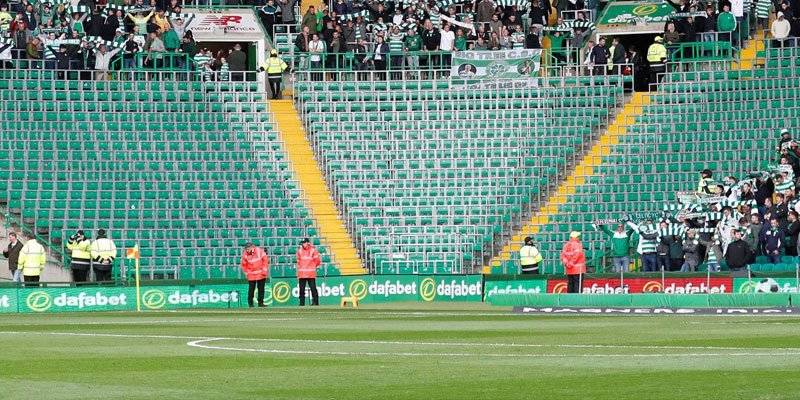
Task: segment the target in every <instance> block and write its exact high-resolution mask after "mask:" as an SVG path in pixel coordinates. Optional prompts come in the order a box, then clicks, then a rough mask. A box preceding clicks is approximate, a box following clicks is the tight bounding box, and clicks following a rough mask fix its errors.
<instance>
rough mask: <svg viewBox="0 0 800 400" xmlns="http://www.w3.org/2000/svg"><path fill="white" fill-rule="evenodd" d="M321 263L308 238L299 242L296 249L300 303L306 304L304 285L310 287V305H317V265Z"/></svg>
mask: <svg viewBox="0 0 800 400" xmlns="http://www.w3.org/2000/svg"><path fill="white" fill-rule="evenodd" d="M320 264H322V258H321V257H320V255H319V252H318V251H317V249H316V248H314V245H312V244H311V241H310V240H308V239H303V241H302V242H300V248H299V249H297V279H298V281H299V284H300V305H301V306H304V305H306V285H308V286H309V289H311V305H312V306H318V305H319V293H317V267H319V266H320Z"/></svg>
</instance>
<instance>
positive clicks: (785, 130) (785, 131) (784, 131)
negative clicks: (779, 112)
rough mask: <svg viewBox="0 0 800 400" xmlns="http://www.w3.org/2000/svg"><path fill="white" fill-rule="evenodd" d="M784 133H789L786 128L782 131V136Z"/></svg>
mask: <svg viewBox="0 0 800 400" xmlns="http://www.w3.org/2000/svg"><path fill="white" fill-rule="evenodd" d="M784 133H789V130H788V129H786V128H783V129H781V135H783V134H784Z"/></svg>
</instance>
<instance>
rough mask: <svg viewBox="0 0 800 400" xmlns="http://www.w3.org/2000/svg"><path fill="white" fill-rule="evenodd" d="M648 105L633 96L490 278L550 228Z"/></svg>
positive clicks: (496, 261)
mask: <svg viewBox="0 0 800 400" xmlns="http://www.w3.org/2000/svg"><path fill="white" fill-rule="evenodd" d="M647 104H650V95H649V94H647V93H644V92H636V93H634V94H633V96H632V97H631V98H630V100H628V102H627V103H626V104H625V105H624V106H623V107H622V110H621V111H620V112H619V113H618V114H617V115H616V117H615V118H614V120H613V121H612V123H611V124H610V125H609V126H608V128H607V129H606V131H605V132H603V133H602V135H601V136H600V138H599V139H598V140H597V141H596V142H595V143H594V145H593V146H592V147H591V149H589V151H588V152H587V153H586V154H585V155H584V156H583V158H582V159H581V161H580V162H579V163H578V164H577V165H576V166H575V169H574V170H573V171H572V172H571V173H570V174H569V175H568V176H567V177H566V178H565V179H564V181H562V182H561V184H560V185H559V186H558V188H557V189H556V190H555V191H554V192H553V193H552V194H551V195H550V197H549V198H548V199H547V201H546V202H545V203H544V205H543V206H542V207H541V208H540V209H539V212H538V213H534V214H533V216H531V219H530V221H528V222H527V223H526V224H525V225H524V226H523V227H522V228H521V229H520V230H519V232H517V234H515V235H514V236H512V237H511V240H510V241H509V242H508V243H507V244H506V245H505V246H504V247H503V249H502V250H501V251H500V253H499V254H498V255H497V256H495V257H494V258H493V259H492V260H491V261H490V262H489V265H486V266H484V268H483V273H484V274H490V273H491V272H492V268H493V267H500V266H501V265H502V264H503V263H504V262H506V261H508V260H510V259H511V253H512V252H513V251H514V250H515V249H518V248H519V247H520V246H521V245H522V241H523V239H524V238H525V236H530V235H535V234H536V233H538V232H539V230H540V227H541V226H542V225H546V224H548V223H549V222H550V219H551V218H552V217H553V216H554V215H556V214H558V213H559V206H562V205H563V204H566V203H567V200H568V199H569V197H570V196H572V195H573V194H575V192H576V190H577V187H578V186H581V185H583V184H584V183H585V182H586V178H587V177H589V176H592V175H593V173H594V171H595V169H596V167H597V166H599V165H600V164H602V163H603V156H607V155H609V154H610V151H611V148H612V146H614V145H616V144H617V143H619V140H620V137H622V136H624V135H626V134H627V127H628V126H630V125H632V124H634V123H636V119H637V118H638V117H640V116H641V115H642V112H643V107H644V106H645V105H647Z"/></svg>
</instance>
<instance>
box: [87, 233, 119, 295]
mask: <svg viewBox="0 0 800 400" xmlns="http://www.w3.org/2000/svg"><path fill="white" fill-rule="evenodd" d="M91 255H92V269H93V270H94V280H95V281H97V282H103V281H110V280H111V268H112V267H113V266H114V259H116V258H117V246H116V245H115V244H114V241H113V240H111V239H109V238H107V237H106V230H105V229H98V230H97V239H95V241H94V242H92V247H91Z"/></svg>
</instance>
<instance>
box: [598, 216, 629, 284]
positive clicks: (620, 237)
mask: <svg viewBox="0 0 800 400" xmlns="http://www.w3.org/2000/svg"><path fill="white" fill-rule="evenodd" d="M592 227H593V228H595V229H597V228H598V227H599V228H600V230H601V231H603V233H605V234H606V236H608V237H609V240H608V244H607V247H609V248H611V262H612V265H613V266H614V272H628V266H629V265H630V264H631V258H630V248H631V235H632V234H633V230H632V229H625V224H624V223H619V224H617V226H616V229H615V230H614V231H612V230H611V228H609V227H608V225H606V224H602V223H599V222H598V223H597V224H592Z"/></svg>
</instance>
